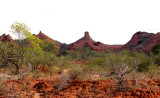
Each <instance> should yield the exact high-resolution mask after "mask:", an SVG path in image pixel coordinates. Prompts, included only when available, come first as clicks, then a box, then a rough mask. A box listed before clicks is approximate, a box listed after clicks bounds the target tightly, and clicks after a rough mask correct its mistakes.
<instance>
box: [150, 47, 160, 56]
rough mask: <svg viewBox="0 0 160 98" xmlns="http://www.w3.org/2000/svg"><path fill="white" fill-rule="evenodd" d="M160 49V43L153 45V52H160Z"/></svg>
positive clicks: (155, 53)
mask: <svg viewBox="0 0 160 98" xmlns="http://www.w3.org/2000/svg"><path fill="white" fill-rule="evenodd" d="M159 51H160V44H157V45H155V46H153V47H152V53H153V54H154V55H157V54H159Z"/></svg>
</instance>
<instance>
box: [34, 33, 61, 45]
mask: <svg viewBox="0 0 160 98" xmlns="http://www.w3.org/2000/svg"><path fill="white" fill-rule="evenodd" d="M33 35H34V36H36V37H38V38H39V39H41V40H46V39H47V40H49V41H54V42H55V43H56V46H58V47H60V45H61V43H60V42H57V41H55V40H53V39H52V38H50V37H48V36H47V35H45V34H44V33H42V32H41V31H40V32H39V34H38V35H35V34H33Z"/></svg>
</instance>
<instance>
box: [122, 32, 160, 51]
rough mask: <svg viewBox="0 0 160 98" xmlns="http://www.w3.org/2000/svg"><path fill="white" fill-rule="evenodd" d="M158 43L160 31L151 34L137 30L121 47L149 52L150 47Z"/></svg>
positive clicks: (159, 41)
mask: <svg viewBox="0 0 160 98" xmlns="http://www.w3.org/2000/svg"><path fill="white" fill-rule="evenodd" d="M158 43H160V33H157V34H153V33H147V32H137V33H135V34H134V35H133V37H132V38H131V40H130V41H129V42H127V43H126V44H125V45H124V46H123V47H122V49H127V50H132V51H133V50H136V51H141V50H142V51H143V52H145V53H147V52H149V51H150V50H151V49H152V47H153V46H154V45H156V44H158Z"/></svg>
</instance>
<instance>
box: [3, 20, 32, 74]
mask: <svg viewBox="0 0 160 98" xmlns="http://www.w3.org/2000/svg"><path fill="white" fill-rule="evenodd" d="M29 30H30V29H29V27H28V26H27V25H26V24H24V23H18V22H15V23H13V24H12V25H11V30H10V31H11V32H12V33H13V34H15V35H16V36H17V37H18V40H19V42H18V44H15V43H1V45H2V46H1V47H0V48H1V50H0V54H1V57H2V58H3V59H4V61H5V63H6V64H7V63H8V62H10V63H12V64H13V65H15V68H16V72H15V74H18V73H19V67H20V64H22V63H23V60H24V53H25V48H24V47H23V46H22V41H23V40H24V38H26V37H29V36H30V35H31V33H30V32H29Z"/></svg>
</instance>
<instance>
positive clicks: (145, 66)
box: [137, 59, 151, 72]
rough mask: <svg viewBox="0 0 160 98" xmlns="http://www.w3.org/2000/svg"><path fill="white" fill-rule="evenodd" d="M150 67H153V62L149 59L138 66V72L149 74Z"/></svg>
mask: <svg viewBox="0 0 160 98" xmlns="http://www.w3.org/2000/svg"><path fill="white" fill-rule="evenodd" d="M150 66H151V60H150V59H147V60H145V61H143V62H142V63H140V64H139V65H138V66H137V71H138V72H148V71H149V67H150Z"/></svg>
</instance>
